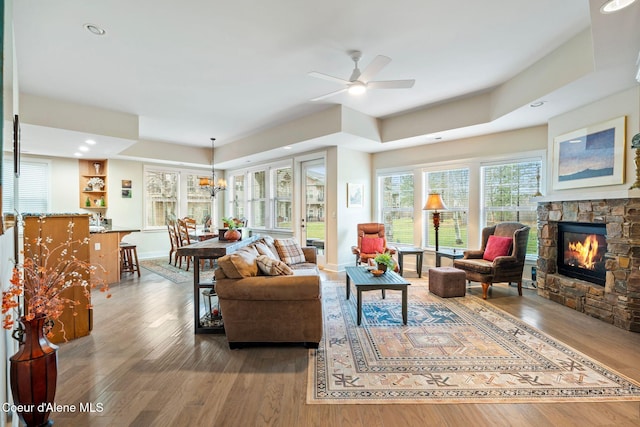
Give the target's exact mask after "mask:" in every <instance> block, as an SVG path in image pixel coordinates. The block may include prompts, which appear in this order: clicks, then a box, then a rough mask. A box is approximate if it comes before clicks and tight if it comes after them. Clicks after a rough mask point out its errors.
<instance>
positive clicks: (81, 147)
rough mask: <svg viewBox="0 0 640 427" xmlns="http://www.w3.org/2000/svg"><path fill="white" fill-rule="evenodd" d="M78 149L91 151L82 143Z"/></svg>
mask: <svg viewBox="0 0 640 427" xmlns="http://www.w3.org/2000/svg"><path fill="white" fill-rule="evenodd" d="M78 150H80V151H85V152H86V151H89V147H85V146H84V145H81V146H80V147H78Z"/></svg>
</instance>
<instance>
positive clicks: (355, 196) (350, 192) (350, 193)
mask: <svg viewBox="0 0 640 427" xmlns="http://www.w3.org/2000/svg"><path fill="white" fill-rule="evenodd" d="M363 193H364V185H363V184H355V183H352V182H350V183H347V207H348V208H361V207H362V206H363V203H364V194H363Z"/></svg>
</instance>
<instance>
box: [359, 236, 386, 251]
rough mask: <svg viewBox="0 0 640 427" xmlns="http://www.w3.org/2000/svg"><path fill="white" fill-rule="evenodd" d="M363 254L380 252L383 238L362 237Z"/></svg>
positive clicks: (382, 247)
mask: <svg viewBox="0 0 640 427" xmlns="http://www.w3.org/2000/svg"><path fill="white" fill-rule="evenodd" d="M361 251H362V253H363V254H381V253H382V252H383V251H384V239H383V238H382V237H363V238H362V248H361Z"/></svg>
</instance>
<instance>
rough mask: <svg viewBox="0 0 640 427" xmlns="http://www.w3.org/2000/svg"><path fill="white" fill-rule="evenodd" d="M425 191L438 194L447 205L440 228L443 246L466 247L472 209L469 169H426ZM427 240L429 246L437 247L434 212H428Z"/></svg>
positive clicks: (441, 217) (425, 220)
mask: <svg viewBox="0 0 640 427" xmlns="http://www.w3.org/2000/svg"><path fill="white" fill-rule="evenodd" d="M424 178H425V185H424V188H425V194H424V195H423V200H425V201H426V200H427V196H428V195H429V194H430V193H438V194H440V195H441V196H442V201H443V202H444V205H445V206H446V207H447V209H446V210H443V211H440V227H439V228H438V246H439V248H466V247H467V243H468V235H467V224H468V212H469V168H459V169H448V170H439V171H430V172H426V173H425V175H424ZM424 213H425V214H426V217H425V218H424V224H425V227H424V241H425V242H426V245H427V246H429V247H435V245H436V240H435V228H434V226H433V219H432V214H433V212H430V211H424Z"/></svg>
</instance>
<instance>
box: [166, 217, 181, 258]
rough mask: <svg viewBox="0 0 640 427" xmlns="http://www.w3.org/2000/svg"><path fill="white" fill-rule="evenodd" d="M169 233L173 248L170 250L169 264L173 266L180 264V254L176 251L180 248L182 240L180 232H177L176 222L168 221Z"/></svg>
mask: <svg viewBox="0 0 640 427" xmlns="http://www.w3.org/2000/svg"><path fill="white" fill-rule="evenodd" d="M167 231H168V232H169V242H170V243H171V248H170V249H169V264H172V262H171V261H173V265H176V266H177V264H178V254H177V253H176V251H177V250H178V248H179V247H180V238H179V237H178V231H177V230H176V221H174V220H169V221H167Z"/></svg>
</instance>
